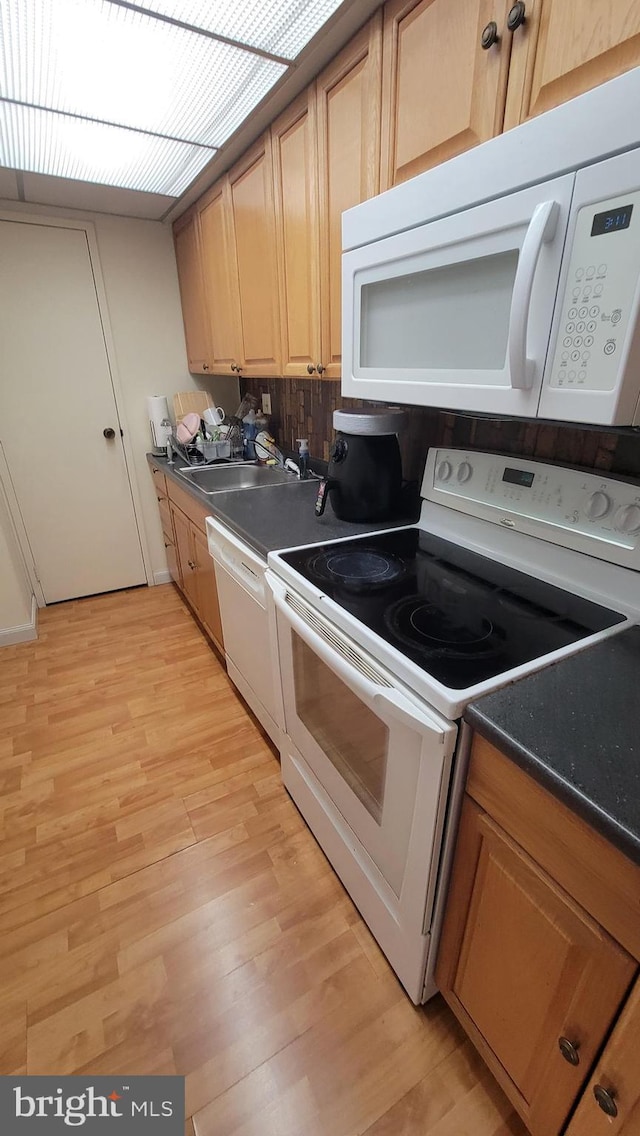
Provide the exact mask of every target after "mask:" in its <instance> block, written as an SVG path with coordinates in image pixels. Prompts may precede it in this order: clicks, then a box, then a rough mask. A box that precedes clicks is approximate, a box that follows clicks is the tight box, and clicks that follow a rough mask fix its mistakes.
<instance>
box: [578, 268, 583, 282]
mask: <svg viewBox="0 0 640 1136" xmlns="http://www.w3.org/2000/svg"><path fill="white" fill-rule="evenodd" d="M583 276H584V268H576V280H582V277H583Z"/></svg>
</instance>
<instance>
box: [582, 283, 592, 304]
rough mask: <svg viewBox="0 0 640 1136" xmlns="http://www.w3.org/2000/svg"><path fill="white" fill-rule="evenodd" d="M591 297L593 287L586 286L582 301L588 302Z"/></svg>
mask: <svg viewBox="0 0 640 1136" xmlns="http://www.w3.org/2000/svg"><path fill="white" fill-rule="evenodd" d="M590 295H591V285H590V284H587V285H585V288H584V291H583V293H582V299H583V300H588V299H589V296H590Z"/></svg>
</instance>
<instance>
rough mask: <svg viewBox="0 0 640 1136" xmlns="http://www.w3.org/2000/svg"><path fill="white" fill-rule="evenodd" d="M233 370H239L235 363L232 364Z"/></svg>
mask: <svg viewBox="0 0 640 1136" xmlns="http://www.w3.org/2000/svg"><path fill="white" fill-rule="evenodd" d="M231 370H232V371H237V370H238V368H237V367H236V365H235V363H232V364H231Z"/></svg>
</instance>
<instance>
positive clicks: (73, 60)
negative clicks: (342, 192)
mask: <svg viewBox="0 0 640 1136" xmlns="http://www.w3.org/2000/svg"><path fill="white" fill-rule="evenodd" d="M341 2H342V0H292V2H291V3H288V2H287V0H264V2H261V0H133V3H134V4H136V3H137V8H138V9H144V10H143V11H141V10H133V9H132V8H131V7H127V6H126V0H122V2H118V0H0V162H1V163H4V164H5V165H7V166H10V167H11V168H14V169H22V170H28V171H30V172H33V173H46V174H54V175H56V176H58V177H66V178H79V179H82V180H84V181H90V182H99V183H102V184H106V185H115V186H121V187H126V188H129V189H140V190H146V191H148V192H151V193H162V194H166V195H170V196H179V195H180V194H181V193H182V192H184V190H185V189H186V188H187V186H188V185H189V184H190V182H191V181H193V179H194V178H195V177H196V176H197V174H198V173H199V172H200V171H201V170H202V169H203V168H204V166H206V165H207V163H208V162H209V160H210V159H211V158H212V157H213V155H214V153H215V151H216V149H218V148H219V147H220V146H221V145H222V144H223V143H224V142H226V141H227V139H228V138H229V137H230V136H231V135H232V134H233V133H234V132H235V131H236V130H237V129H238V127H239V126H240V125H241V124H242V123H243V122H244V121H245V119H247V118H248V117H249V116H250V115H251V113H252V111H253V110H254V109H255V107H256V106H257V105H258V104H259V103H261V102H262V100H263V99H264V97H265V96H266V95H267V94H268V92H269V91H270V90H271V88H272V87H273V86H274V84H275V83H277V82H278V80H279V79H280V78H281V77H282V76H283V75H284V74H286V73H287V72H288V71H289V70H290V67H289V65H288V63H287V60H289V59H293V58H295V56H296V55H298V54H299V52H300V51H301V50H302V48H303V47H304V46H305V45H306V44H307V43H308V42H309V40H310V39H311V38H312V37H313V36H314V35H315V34H316V32H317V31H318V30H319V29H320V27H321V26H322V24H323V23H324V22H325V21H326V20H327V19H328V18H329V17H330V16H331V15H332V14H333V12H334V11H335V10H336V9H337V8H338V7H340V4H341ZM172 21H178V22H177V23H176V22H172ZM180 25H189V26H188V27H185V26H180ZM217 36H218V37H222V38H221V39H220V38H216V37H217ZM236 39H237V40H238V41H239V42H238V43H237V45H236V43H229V42H226V41H227V40H236ZM274 56H275V57H276V58H272V57H274Z"/></svg>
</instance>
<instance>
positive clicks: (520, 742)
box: [464, 627, 640, 864]
mask: <svg viewBox="0 0 640 1136" xmlns="http://www.w3.org/2000/svg"><path fill="white" fill-rule="evenodd" d="M639 697H640V627H631V628H629V629H627V630H626V631H621V632H619V633H618V634H615V635H613V636H611V637H610V638H609V639H606V640H603V642H601V643H597V644H596V645H595V646H593V647H588V648H587V649H586V650H584V651H581V652H579V653H578V654H576V655H572V656H571V657H570V658H568V659H564V660H562V662H559V663H556V664H555V666H550V667H547V668H545V670H542V671H539V672H538V673H537V674H534V675H530V676H529V677H527V678H524V679H521V680H520V681H519V682H515V683H512V684H511V685H510V686H507V687H504V688H503V689H502V690H498V691H496V693H494V694H489V695H487V696H486V697H485V698H481V699H479V700H478V701H477V702H475V703H472V704H471V705H470V706H469V707H467V710H466V712H465V715H464V717H465V720H466V721H467V722H469V724H470V725H471V726H473V728H474V729H475V730H477V731H478V733H480V734H482V735H483V736H484V737H485V738H487V739H488V740H489V741H490V742H492V743H493V744H494V745H495V746H496V747H497V748H498V749H500V750H502V751H503V752H504V753H506V754H507V755H508V756H509V757H510V758H512V760H513V761H515V762H516V763H517V764H518V765H520V766H521V767H522V769H524V770H526V772H527V773H529V774H531V776H532V777H535V779H536V780H537V781H539V782H540V784H541V785H544V786H545V788H547V789H549V790H550V791H551V792H552V793H553V794H554V795H555V796H556V797H558V798H560V800H562V801H564V803H565V804H566V805H568V806H569V808H571V809H573V811H574V812H576V813H578V814H579V815H580V816H581V817H583V819H584V820H585V821H587V822H588V823H589V824H590V825H592V826H593V828H595V829H597V830H598V832H600V833H601V834H602V835H603V836H605V837H606V838H607V839H608V840H610V841H611V843H612V844H614V845H616V846H617V847H618V848H619V849H620V850H621V851H622V852H624V853H625V855H626V856H628V857H629V858H630V859H632V860H634V861H635V862H636V863H637V864H640V728H639V725H638V698H639Z"/></svg>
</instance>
